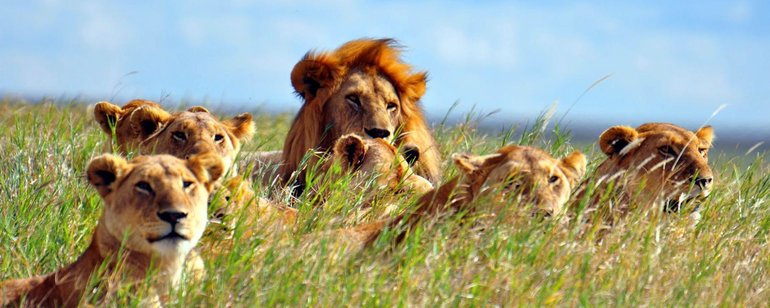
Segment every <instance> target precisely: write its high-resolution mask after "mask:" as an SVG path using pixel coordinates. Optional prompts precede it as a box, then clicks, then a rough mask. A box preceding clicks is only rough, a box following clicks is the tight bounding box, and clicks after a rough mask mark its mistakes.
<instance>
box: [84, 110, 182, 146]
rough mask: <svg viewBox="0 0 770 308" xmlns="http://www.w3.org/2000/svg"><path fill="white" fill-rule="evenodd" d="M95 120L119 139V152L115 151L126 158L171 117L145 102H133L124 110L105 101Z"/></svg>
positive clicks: (95, 114) (95, 113)
mask: <svg viewBox="0 0 770 308" xmlns="http://www.w3.org/2000/svg"><path fill="white" fill-rule="evenodd" d="M94 119H95V120H96V122H97V123H99V127H101V128H102V130H103V131H104V132H105V133H107V135H109V136H114V137H115V141H116V144H115V145H116V147H117V149H112V151H113V152H115V153H122V154H126V153H127V152H128V151H130V150H133V149H136V148H138V147H139V144H140V143H141V142H142V140H145V139H147V137H150V136H151V135H152V134H153V133H155V131H157V130H158V128H160V126H162V125H163V124H165V123H166V122H168V120H169V119H171V114H170V113H168V112H166V111H165V110H163V108H162V107H161V106H160V105H158V104H157V103H155V102H153V101H148V100H144V99H135V100H132V101H130V102H128V103H127V104H126V105H124V106H123V107H118V106H116V105H113V104H111V103H109V102H104V101H102V102H98V103H96V106H95V107H94Z"/></svg>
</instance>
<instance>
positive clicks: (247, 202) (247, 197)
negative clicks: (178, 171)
mask: <svg viewBox="0 0 770 308" xmlns="http://www.w3.org/2000/svg"><path fill="white" fill-rule="evenodd" d="M222 186H223V188H224V189H223V190H222V191H220V192H219V193H218V194H217V195H216V196H217V198H218V200H217V201H214V202H217V203H218V204H224V205H225V206H222V207H220V208H219V209H217V210H216V211H215V212H214V213H213V215H212V217H213V218H212V221H211V222H213V223H215V224H219V225H220V227H221V228H220V229H219V230H218V231H220V232H226V233H228V234H227V235H225V236H217V237H218V238H223V237H229V235H230V234H229V233H230V232H231V231H232V230H233V229H234V228H235V225H236V224H238V223H244V224H246V225H249V226H259V227H260V228H261V227H265V224H268V225H270V226H271V227H276V228H283V227H288V226H292V225H294V223H295V222H296V221H297V210H296V209H294V208H291V207H288V206H285V205H283V204H279V203H277V202H273V201H269V200H266V199H264V198H261V197H259V196H257V195H256V194H255V193H254V190H253V189H252V188H251V183H250V182H249V181H248V180H244V179H241V178H239V177H235V178H231V179H229V180H227V181H225V182H224V183H223V185H222ZM240 220H243V221H240ZM248 234H250V232H247V234H246V235H244V236H248Z"/></svg>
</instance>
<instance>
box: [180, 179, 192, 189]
mask: <svg viewBox="0 0 770 308" xmlns="http://www.w3.org/2000/svg"><path fill="white" fill-rule="evenodd" d="M192 184H193V182H191V181H183V182H182V187H184V188H188V187H190V186H192Z"/></svg>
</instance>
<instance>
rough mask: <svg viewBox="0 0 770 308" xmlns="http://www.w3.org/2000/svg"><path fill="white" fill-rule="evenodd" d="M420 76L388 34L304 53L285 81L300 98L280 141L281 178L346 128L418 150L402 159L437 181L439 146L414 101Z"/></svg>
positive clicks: (423, 77) (327, 146)
mask: <svg viewBox="0 0 770 308" xmlns="http://www.w3.org/2000/svg"><path fill="white" fill-rule="evenodd" d="M426 79H427V74H426V73H425V72H418V73H412V72H411V67H410V66H409V65H408V64H405V63H403V62H401V59H400V58H399V50H398V48H397V47H396V43H395V41H394V40H392V39H378V40H372V39H361V40H354V41H350V42H347V43H345V44H344V45H342V46H340V47H339V48H338V49H337V50H335V51H333V52H321V53H318V52H312V51H311V52H308V53H307V54H306V55H305V56H304V57H303V58H302V60H300V61H299V62H298V63H297V64H296V65H295V66H294V69H293V70H292V72H291V83H292V85H293V86H294V89H295V90H296V92H297V94H298V95H299V96H300V97H301V98H302V99H303V101H304V103H303V105H302V108H301V109H300V110H299V113H298V114H297V117H296V118H295V119H294V122H293V123H292V125H291V127H290V129H289V133H288V135H287V136H286V141H285V142H284V148H283V156H282V160H283V161H282V162H281V163H282V165H281V169H280V174H281V177H282V179H283V180H284V182H286V181H289V180H290V178H291V176H292V174H293V173H294V172H295V171H297V169H298V168H299V165H300V163H301V160H302V158H303V157H304V156H305V154H306V153H307V151H308V150H311V149H312V150H316V151H324V152H325V151H327V150H329V149H330V148H331V146H332V145H333V144H334V141H335V140H337V138H339V137H341V136H342V135H345V134H349V133H357V134H359V135H361V136H366V137H368V138H382V139H386V140H389V141H391V142H392V143H393V144H395V145H396V146H397V147H402V146H408V147H409V148H410V151H411V152H419V155H411V154H409V153H407V155H406V158H407V160H409V161H410V162H412V163H414V168H415V170H416V172H417V173H418V174H419V175H421V176H423V177H425V178H427V179H429V180H430V181H432V182H434V183H435V182H437V181H438V179H439V176H440V174H439V173H440V170H439V168H440V161H439V159H440V158H439V151H438V149H437V147H436V144H435V141H434V139H433V136H432V135H431V132H430V131H429V129H428V126H427V124H426V123H425V119H424V116H423V113H422V110H421V108H420V106H419V103H418V102H419V100H420V98H421V97H422V96H423V94H424V93H425V83H426ZM417 156H419V157H417Z"/></svg>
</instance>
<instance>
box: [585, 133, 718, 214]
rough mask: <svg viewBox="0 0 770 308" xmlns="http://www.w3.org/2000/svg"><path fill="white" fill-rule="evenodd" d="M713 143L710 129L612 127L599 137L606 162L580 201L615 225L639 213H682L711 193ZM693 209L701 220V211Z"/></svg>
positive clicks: (597, 170)
mask: <svg viewBox="0 0 770 308" xmlns="http://www.w3.org/2000/svg"><path fill="white" fill-rule="evenodd" d="M713 139H714V130H713V129H712V128H711V126H705V127H702V128H700V129H699V130H698V131H696V132H691V131H689V130H687V129H684V128H682V127H679V126H676V125H673V124H667V123H647V124H643V125H641V126H639V127H637V128H631V127H628V126H613V127H610V128H609V129H607V130H606V131H604V132H603V133H602V134H601V136H600V137H599V147H600V148H601V150H602V152H604V154H606V155H607V158H606V159H605V160H604V162H602V163H601V164H600V165H599V167H598V168H597V169H596V172H595V174H594V175H593V177H592V178H590V179H588V181H586V183H584V185H583V191H582V192H581V193H580V197H578V198H577V200H578V202H588V205H587V206H586V207H585V208H586V209H587V211H586V212H587V213H590V212H593V211H599V212H600V213H598V215H600V216H601V220H602V221H604V223H606V224H608V225H610V226H611V225H614V224H615V223H617V221H618V220H619V219H621V218H622V217H624V216H626V215H627V214H628V213H629V212H630V211H632V210H633V209H634V208H639V209H650V208H652V207H655V206H660V207H661V208H662V209H663V210H664V211H667V212H677V211H679V210H682V207H683V206H686V205H687V201H690V200H696V201H697V200H698V199H703V198H705V197H707V196H708V195H709V192H710V191H711V187H712V182H713V175H712V172H711V168H710V167H709V164H708V151H709V149H710V148H711V144H712V141H713ZM590 183H593V185H589V184H590ZM589 190H590V191H589ZM608 190H611V191H608ZM589 192H590V194H589ZM586 195H589V196H586ZM688 210H689V211H691V212H692V213H693V218H694V219H696V220H697V219H698V218H699V217H698V213H697V208H690V209H688Z"/></svg>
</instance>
